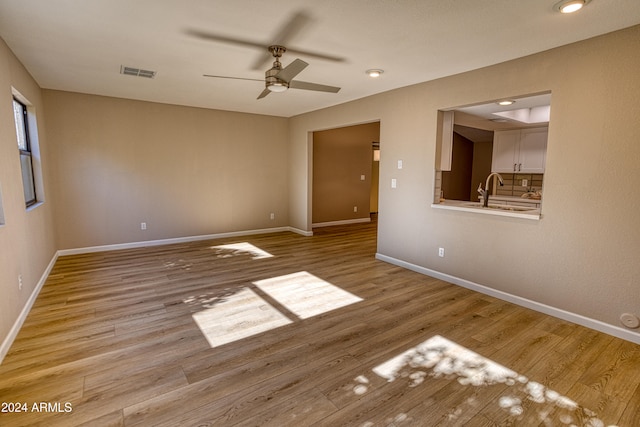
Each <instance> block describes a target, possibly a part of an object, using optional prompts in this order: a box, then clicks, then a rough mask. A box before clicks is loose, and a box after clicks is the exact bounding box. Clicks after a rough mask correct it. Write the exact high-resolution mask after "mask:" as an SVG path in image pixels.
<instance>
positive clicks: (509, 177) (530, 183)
mask: <svg viewBox="0 0 640 427" xmlns="http://www.w3.org/2000/svg"><path fill="white" fill-rule="evenodd" d="M500 176H502V179H503V181H504V185H503V186H502V187H500V186H497V187H496V194H497V195H499V196H515V197H521V196H522V195H523V194H525V193H527V192H528V190H532V191H540V190H542V183H543V181H544V174H541V173H529V174H527V173H524V174H521V173H501V174H500ZM523 179H526V180H527V186H526V187H523V186H522V180H523ZM534 189H535V190H534Z"/></svg>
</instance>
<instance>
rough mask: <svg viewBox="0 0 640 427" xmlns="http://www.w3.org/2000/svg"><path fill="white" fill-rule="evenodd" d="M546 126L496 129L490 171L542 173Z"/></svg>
mask: <svg viewBox="0 0 640 427" xmlns="http://www.w3.org/2000/svg"><path fill="white" fill-rule="evenodd" d="M547 133H548V128H546V127H544V128H531V129H519V130H505V131H496V132H494V136H493V157H492V161H491V171H492V172H502V173H514V172H515V173H518V172H521V173H544V167H545V159H546V157H547Z"/></svg>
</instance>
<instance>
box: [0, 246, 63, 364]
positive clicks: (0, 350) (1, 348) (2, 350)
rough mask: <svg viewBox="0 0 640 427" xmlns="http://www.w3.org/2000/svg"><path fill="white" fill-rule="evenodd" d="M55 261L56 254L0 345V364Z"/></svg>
mask: <svg viewBox="0 0 640 427" xmlns="http://www.w3.org/2000/svg"><path fill="white" fill-rule="evenodd" d="M57 259H58V253H56V254H54V255H53V258H52V259H51V261H50V262H49V265H47V268H46V269H45V270H44V272H43V273H42V276H41V277H40V280H38V283H37V284H36V287H35V288H34V289H33V292H31V295H30V296H29V299H28V300H27V303H26V304H25V305H24V307H23V308H22V311H21V312H20V315H19V316H18V318H17V319H16V321H15V322H14V324H13V326H12V327H11V330H10V331H9V334H8V335H7V337H6V338H5V339H4V341H2V345H0V364H1V363H2V361H3V360H4V357H5V356H6V355H7V353H8V352H9V349H10V348H11V345H12V344H13V341H14V340H15V339H16V337H17V336H18V332H20V328H22V325H23V324H24V321H25V320H26V319H27V315H28V314H29V312H30V311H31V307H33V304H34V303H35V302H36V298H37V297H38V294H39V293H40V290H41V289H42V286H43V285H44V283H45V282H46V281H47V278H48V277H49V273H51V269H52V268H53V266H54V264H55V263H56V260H57Z"/></svg>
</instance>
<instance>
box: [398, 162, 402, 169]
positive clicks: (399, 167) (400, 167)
mask: <svg viewBox="0 0 640 427" xmlns="http://www.w3.org/2000/svg"><path fill="white" fill-rule="evenodd" d="M398 169H402V160H398Z"/></svg>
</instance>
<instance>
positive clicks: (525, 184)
mask: <svg viewBox="0 0 640 427" xmlns="http://www.w3.org/2000/svg"><path fill="white" fill-rule="evenodd" d="M528 183H529V181H527V180H526V179H523V180H522V185H521V186H522V187H526V186H527V184H528Z"/></svg>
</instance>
